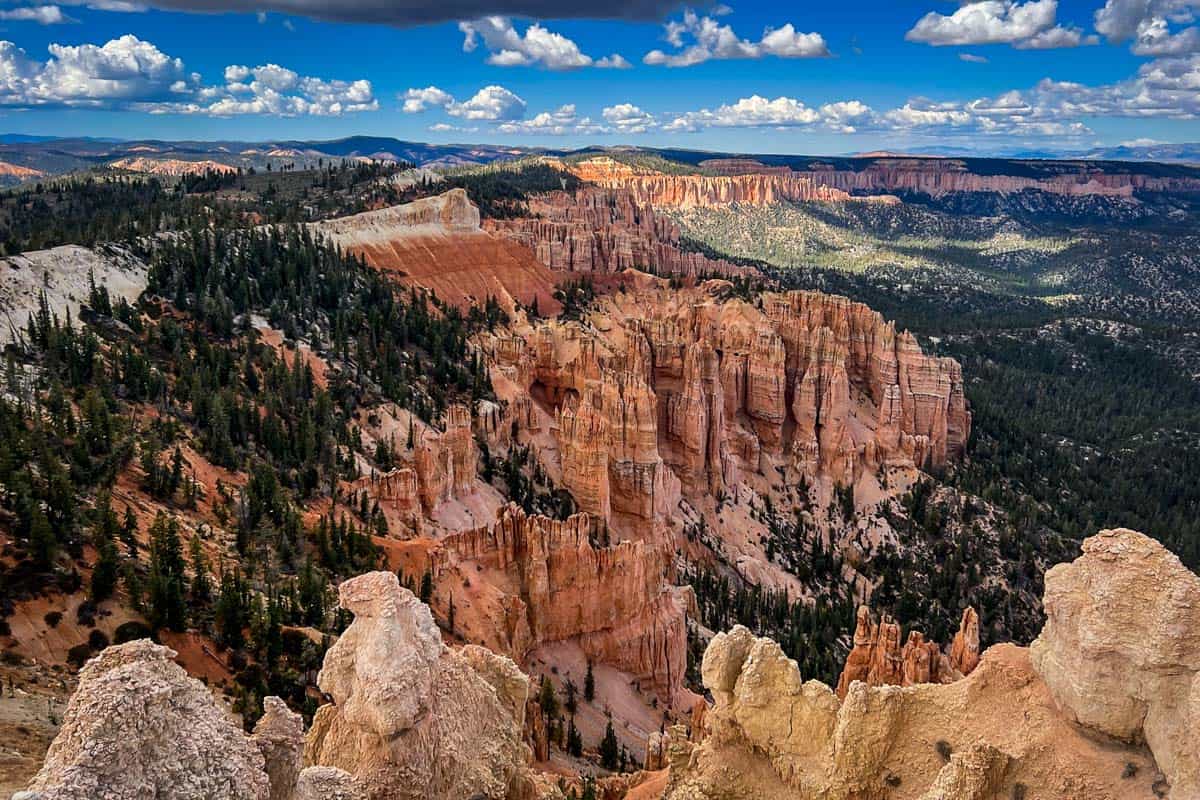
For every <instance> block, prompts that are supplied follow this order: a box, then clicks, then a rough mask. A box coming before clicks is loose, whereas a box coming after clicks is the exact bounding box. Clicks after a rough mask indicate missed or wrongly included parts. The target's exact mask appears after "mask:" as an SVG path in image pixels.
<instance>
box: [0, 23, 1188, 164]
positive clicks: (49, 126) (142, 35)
mask: <svg viewBox="0 0 1200 800" xmlns="http://www.w3.org/2000/svg"><path fill="white" fill-rule="evenodd" d="M564 6H566V8H564ZM1198 115H1200V0H1107V1H1106V2H1105V0H1061V2H1060V1H1059V0H1027V1H1021V0H982V1H978V0H977V1H975V2H962V3H954V2H946V0H848V2H823V3H809V4H800V3H797V4H786V5H785V4H780V3H773V2H750V1H749V0H743V1H739V0H729V3H728V4H724V3H721V4H707V5H705V4H697V5H680V4H676V3H672V2H667V1H666V0H603V1H602V2H597V0H575V1H574V2H570V3H563V2H561V0H556V2H550V1H549V0H444V1H443V2H437V3H430V2H426V1H425V0H338V1H337V2H334V1H333V0H137V1H136V2H135V0H66V2H62V1H60V2H59V3H57V4H48V3H45V2H40V0H32V2H31V1H30V0H0V132H5V133H25V134H37V135H53V136H97V137H114V138H123V139H134V138H160V139H206V140H216V139H235V140H266V139H333V138H339V137H342V136H349V135H355V134H369V135H380V136H394V137H398V138H401V139H409V140H415V141H428V142H445V143H449V142H458V143H461V142H481V143H494V144H514V145H518V144H519V145H544V146H551V147H574V146H581V145H586V144H608V145H614V144H635V145H647V146H657V147H663V146H666V147H683V148H696V149H710V150H725V151H733V152H775V153H805V154H824V153H828V154H838V153H851V152H864V151H870V150H907V151H919V150H920V149H921V148H929V149H930V150H931V151H932V150H938V149H940V150H949V149H951V148H964V149H967V150H973V151H976V152H981V153H987V152H1016V151H1020V150H1022V149H1036V150H1051V151H1063V152H1069V151H1075V150H1086V149H1088V148H1091V147H1096V146H1100V145H1107V146H1111V145H1118V144H1151V143H1159V142H1196V141H1200V122H1198V121H1197V117H1198Z"/></svg>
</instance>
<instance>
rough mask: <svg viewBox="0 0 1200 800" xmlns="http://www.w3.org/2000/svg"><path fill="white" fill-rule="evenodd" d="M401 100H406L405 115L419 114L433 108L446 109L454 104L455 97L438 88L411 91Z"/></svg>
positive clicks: (428, 87)
mask: <svg viewBox="0 0 1200 800" xmlns="http://www.w3.org/2000/svg"><path fill="white" fill-rule="evenodd" d="M401 99H402V100H404V113H406V114H419V113H421V112H422V111H425V110H426V109H428V108H429V107H431V106H436V107H439V108H445V107H446V106H448V105H450V104H451V103H453V102H454V96H453V95H451V94H450V93H449V92H444V91H442V90H441V89H439V88H438V87H436V86H427V87H425V88H424V89H409V90H408V91H406V92H405V93H404V94H403V95H401Z"/></svg>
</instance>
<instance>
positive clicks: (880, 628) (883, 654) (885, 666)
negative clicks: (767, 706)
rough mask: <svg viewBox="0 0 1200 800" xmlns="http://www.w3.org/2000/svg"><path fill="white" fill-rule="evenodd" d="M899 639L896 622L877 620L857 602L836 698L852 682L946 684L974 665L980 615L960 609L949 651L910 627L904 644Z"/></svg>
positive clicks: (977, 657)
mask: <svg viewBox="0 0 1200 800" xmlns="http://www.w3.org/2000/svg"><path fill="white" fill-rule="evenodd" d="M900 639H901V633H900V625H899V624H898V623H897V622H896V621H895V620H893V619H891V618H890V617H886V616H885V617H884V618H883V619H882V620H880V621H879V622H878V623H876V622H875V621H874V620H872V619H871V611H870V609H869V608H867V607H866V606H860V607H859V609H858V623H857V625H856V626H855V628H854V647H853V648H852V649H851V650H850V654H849V655H848V656H847V657H846V664H845V666H844V667H843V668H842V674H841V677H840V678H839V679H838V685H837V695H838V697H842V698H844V697H845V696H846V692H847V691H849V689H850V684H851V683H853V682H854V681H862V682H864V683H866V684H867V685H868V686H883V685H893V686H914V685H916V684H920V683H951V682H953V681H956V680H958V679H959V678H962V677H963V676H964V675H969V674H971V671H972V670H974V669H975V667H976V666H977V665H978V664H979V616H978V615H977V614H976V613H975V609H973V608H967V609H964V610H963V616H962V622H961V623H960V625H959V629H958V633H957V634H955V636H954V644H953V646H952V647H951V649H950V654H949V655H945V654H943V653H942V651H941V648H940V647H938V645H937V643H936V642H929V641H926V640H925V635H924V634H923V633H921V632H920V631H910V632H909V634H908V639H907V641H905V643H904V646H903V647H901V646H900Z"/></svg>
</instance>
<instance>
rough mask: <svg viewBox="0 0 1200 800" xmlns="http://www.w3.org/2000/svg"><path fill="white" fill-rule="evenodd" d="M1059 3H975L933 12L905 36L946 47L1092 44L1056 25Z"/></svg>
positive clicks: (994, 0) (1049, 0)
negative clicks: (946, 12) (943, 11)
mask: <svg viewBox="0 0 1200 800" xmlns="http://www.w3.org/2000/svg"><path fill="white" fill-rule="evenodd" d="M1057 14H1058V0H1030V1H1029V2H1026V3H1020V2H1015V0H975V2H968V3H965V4H964V5H962V6H960V7H959V8H958V9H957V10H955V12H954V13H953V14H939V13H938V12H936V11H930V12H929V13H928V14H926V15H925V16H923V17H921V18H920V19H919V20H917V24H916V25H914V26H913V27H912V29H911V30H910V31H909V32H908V33H906V34H905V35H904V38H905V39H907V40H908V41H910V42H923V43H925V44H930V45H933V46H935V47H941V46H944V45H980V44H1012V45H1014V46H1016V47H1020V48H1024V49H1037V50H1045V49H1049V48H1052V47H1078V46H1079V45H1080V44H1083V43H1091V41H1092V40H1090V39H1089V38H1088V37H1085V36H1084V35H1083V32H1082V31H1080V30H1079V29H1078V28H1064V27H1062V26H1059V25H1056V24H1055V20H1056V17H1057Z"/></svg>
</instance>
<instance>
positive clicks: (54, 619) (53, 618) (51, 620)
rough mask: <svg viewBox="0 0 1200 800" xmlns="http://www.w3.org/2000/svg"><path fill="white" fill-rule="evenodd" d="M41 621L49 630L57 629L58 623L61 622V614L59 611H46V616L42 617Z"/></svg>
mask: <svg viewBox="0 0 1200 800" xmlns="http://www.w3.org/2000/svg"><path fill="white" fill-rule="evenodd" d="M42 619H44V620H46V624H47V625H49V626H50V627H51V628H57V627H58V623H60V622H62V612H61V611H48V612H46V616H45V617H43V618H42Z"/></svg>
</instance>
